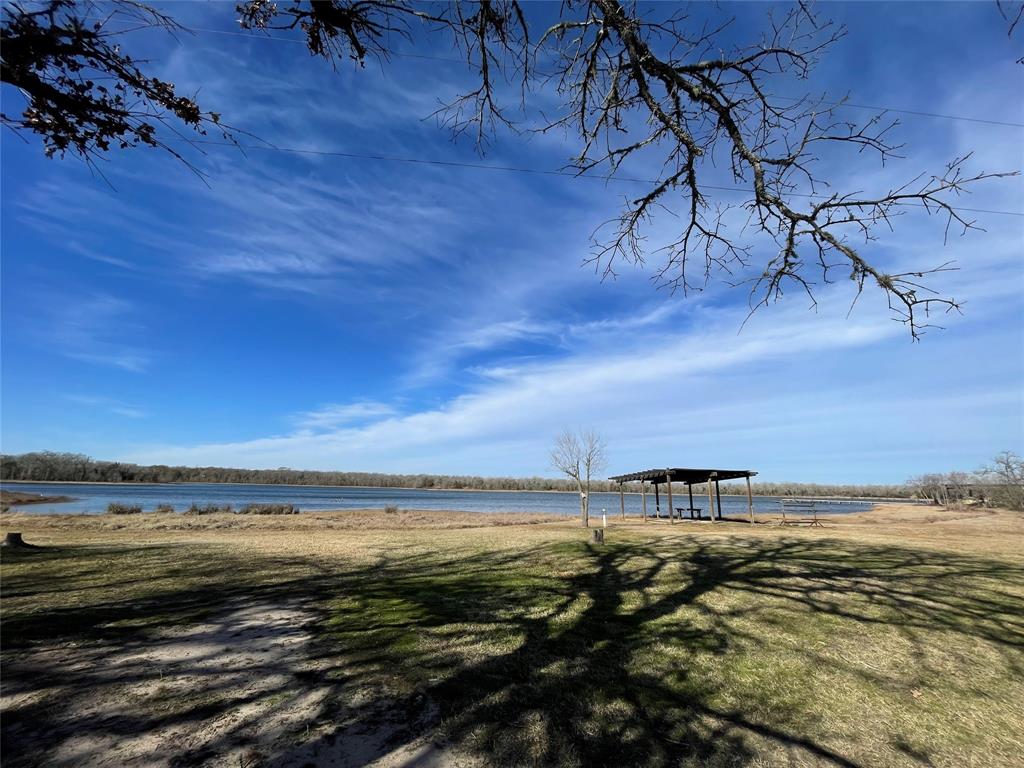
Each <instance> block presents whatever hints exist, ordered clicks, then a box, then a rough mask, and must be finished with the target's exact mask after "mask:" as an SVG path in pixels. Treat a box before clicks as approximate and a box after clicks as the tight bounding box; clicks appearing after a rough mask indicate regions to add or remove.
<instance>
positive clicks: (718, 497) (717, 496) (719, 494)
mask: <svg viewBox="0 0 1024 768" xmlns="http://www.w3.org/2000/svg"><path fill="white" fill-rule="evenodd" d="M715 500H716V501H717V502H718V519H719V520H721V519H722V489H721V488H719V486H718V478H717V477H716V478H715Z"/></svg>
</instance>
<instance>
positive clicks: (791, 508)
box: [775, 499, 824, 528]
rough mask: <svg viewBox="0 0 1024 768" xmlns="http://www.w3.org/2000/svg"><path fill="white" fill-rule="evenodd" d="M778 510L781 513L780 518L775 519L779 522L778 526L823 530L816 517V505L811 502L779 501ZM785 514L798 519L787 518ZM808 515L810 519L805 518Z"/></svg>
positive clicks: (798, 500) (802, 500)
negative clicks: (803, 526)
mask: <svg viewBox="0 0 1024 768" xmlns="http://www.w3.org/2000/svg"><path fill="white" fill-rule="evenodd" d="M779 509H780V510H781V511H782V517H777V518H775V519H776V520H778V521H779V525H806V526H808V527H811V528H814V527H817V528H824V526H823V525H822V520H821V519H820V518H819V517H818V505H817V503H816V502H814V501H813V500H807V499H779ZM787 512H788V513H789V514H790V515H798V517H787V516H786V513H787ZM808 513H810V515H811V516H810V517H807V514H808Z"/></svg>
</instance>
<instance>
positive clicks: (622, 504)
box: [619, 483, 626, 520]
mask: <svg viewBox="0 0 1024 768" xmlns="http://www.w3.org/2000/svg"><path fill="white" fill-rule="evenodd" d="M623 488H625V486H624V485H623V484H622V483H619V516H620V517H622V519H623V520H625V519H626V494H625V491H623Z"/></svg>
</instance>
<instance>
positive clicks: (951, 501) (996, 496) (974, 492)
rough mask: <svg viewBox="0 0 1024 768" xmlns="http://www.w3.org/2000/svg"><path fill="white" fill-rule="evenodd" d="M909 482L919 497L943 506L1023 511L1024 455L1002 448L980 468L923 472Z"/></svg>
mask: <svg viewBox="0 0 1024 768" xmlns="http://www.w3.org/2000/svg"><path fill="white" fill-rule="evenodd" d="M907 485H908V486H910V487H911V488H912V489H913V491H914V495H915V496H917V497H918V498H922V499H928V500H929V501H931V502H933V503H935V504H941V505H942V506H944V507H959V506H967V505H971V504H986V505H990V506H997V507H1006V508H1007V509H1015V510H1024V458H1021V457H1020V456H1018V455H1017V454H1015V453H1014V452H1013V451H1003V452H1002V453H1000V454H999V455H998V456H996V457H995V458H994V459H993V460H992V463H991V464H988V465H986V466H984V467H981V468H980V469H975V470H971V471H967V472H965V471H959V470H958V471H954V472H934V473H931V474H926V475H920V476H919V477H913V478H911V479H910V480H909V481H908V482H907Z"/></svg>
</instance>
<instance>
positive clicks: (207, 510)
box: [185, 502, 235, 515]
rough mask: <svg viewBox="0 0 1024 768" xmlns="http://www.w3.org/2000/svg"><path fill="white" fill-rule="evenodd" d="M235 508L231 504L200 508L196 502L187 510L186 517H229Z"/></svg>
mask: <svg viewBox="0 0 1024 768" xmlns="http://www.w3.org/2000/svg"><path fill="white" fill-rule="evenodd" d="M234 511H235V510H234V507H232V506H231V505H230V504H224V505H221V504H206V505H204V506H199V505H198V504H196V503H195V502H192V506H191V507H189V508H188V509H186V510H185V514H186V515H219V514H225V515H229V514H231V513H232V512H234Z"/></svg>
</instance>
